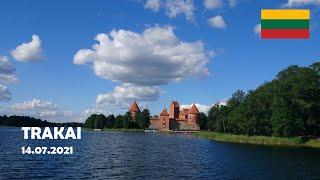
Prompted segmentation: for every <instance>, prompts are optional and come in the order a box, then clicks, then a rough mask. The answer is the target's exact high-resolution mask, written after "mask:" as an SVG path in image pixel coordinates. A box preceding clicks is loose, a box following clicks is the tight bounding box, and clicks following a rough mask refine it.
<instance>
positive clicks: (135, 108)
mask: <svg viewBox="0 0 320 180" xmlns="http://www.w3.org/2000/svg"><path fill="white" fill-rule="evenodd" d="M130 111H131V112H138V111H140V109H139V106H138V104H137V102H136V101H133V103H132V104H131V107H130Z"/></svg>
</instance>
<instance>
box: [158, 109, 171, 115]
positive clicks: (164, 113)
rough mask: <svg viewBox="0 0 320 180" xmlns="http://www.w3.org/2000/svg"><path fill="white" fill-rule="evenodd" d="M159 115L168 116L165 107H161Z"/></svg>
mask: <svg viewBox="0 0 320 180" xmlns="http://www.w3.org/2000/svg"><path fill="white" fill-rule="evenodd" d="M160 116H169V113H168V111H167V109H166V108H163V110H162V111H161V113H160Z"/></svg>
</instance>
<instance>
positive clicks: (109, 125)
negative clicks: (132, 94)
mask: <svg viewBox="0 0 320 180" xmlns="http://www.w3.org/2000/svg"><path fill="white" fill-rule="evenodd" d="M115 122H116V118H115V117H114V115H113V114H110V115H108V116H107V117H106V123H105V124H104V127H106V128H113V127H114V124H115Z"/></svg>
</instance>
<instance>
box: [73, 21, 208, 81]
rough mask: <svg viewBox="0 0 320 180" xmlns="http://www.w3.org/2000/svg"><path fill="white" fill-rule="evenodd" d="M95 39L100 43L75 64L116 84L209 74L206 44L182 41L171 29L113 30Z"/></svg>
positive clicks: (79, 55)
mask: <svg viewBox="0 0 320 180" xmlns="http://www.w3.org/2000/svg"><path fill="white" fill-rule="evenodd" d="M95 40H97V41H98V42H99V44H94V45H93V46H92V49H81V50H79V51H78V52H77V53H76V54H75V56H74V59H73V62H74V64H90V65H92V67H93V70H94V72H95V74H96V75H97V76H99V77H102V78H105V79H109V80H112V81H115V82H122V83H131V84H136V85H143V86H147V85H149V86H157V85H163V84H168V83H170V82H177V81H181V80H183V79H186V78H190V77H202V76H206V75H208V74H209V72H208V69H207V67H206V64H207V62H208V55H207V52H206V51H205V49H204V45H203V43H202V42H201V41H196V42H190V43H188V42H183V41H180V40H179V39H178V38H177V37H176V35H175V34H174V33H173V28H172V27H170V26H167V27H159V26H155V27H151V28H148V29H146V30H144V31H143V32H142V33H136V32H132V31H127V30H118V31H116V30H113V31H111V32H110V34H109V35H108V34H105V33H101V34H98V35H97V36H96V37H95Z"/></svg>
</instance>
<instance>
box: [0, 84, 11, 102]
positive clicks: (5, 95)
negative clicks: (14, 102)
mask: <svg viewBox="0 0 320 180" xmlns="http://www.w3.org/2000/svg"><path fill="white" fill-rule="evenodd" d="M10 100H11V93H10V92H9V90H8V88H7V87H6V86H4V85H1V84H0V101H10Z"/></svg>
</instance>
